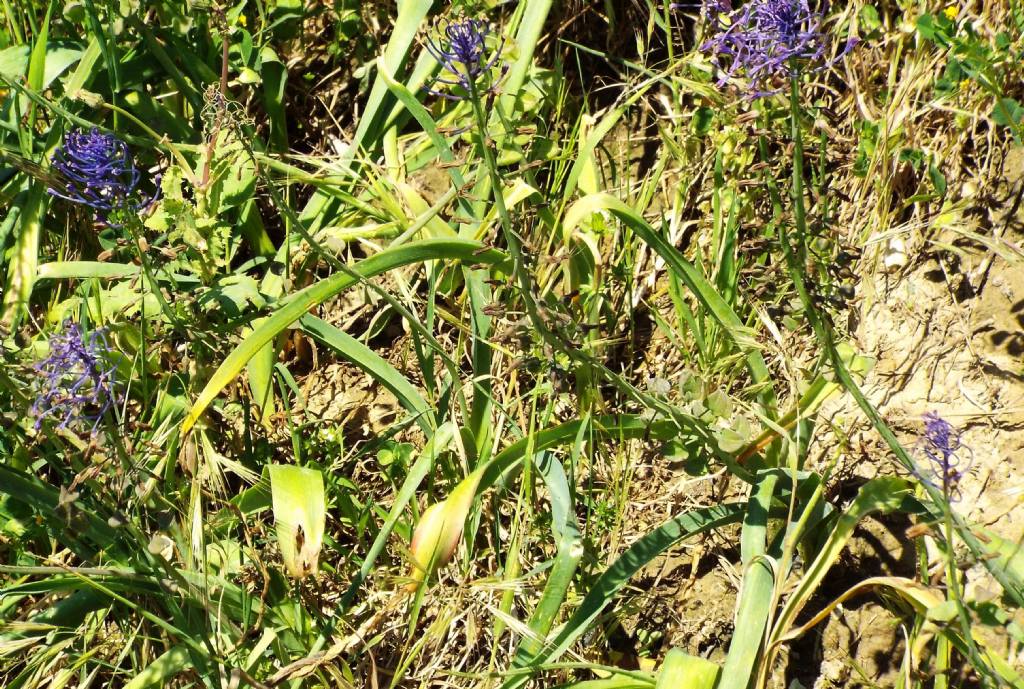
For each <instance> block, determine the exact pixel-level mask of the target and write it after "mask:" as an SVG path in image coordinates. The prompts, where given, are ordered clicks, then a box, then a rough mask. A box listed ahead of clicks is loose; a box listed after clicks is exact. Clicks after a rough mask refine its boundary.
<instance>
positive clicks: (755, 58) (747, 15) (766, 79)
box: [701, 0, 857, 98]
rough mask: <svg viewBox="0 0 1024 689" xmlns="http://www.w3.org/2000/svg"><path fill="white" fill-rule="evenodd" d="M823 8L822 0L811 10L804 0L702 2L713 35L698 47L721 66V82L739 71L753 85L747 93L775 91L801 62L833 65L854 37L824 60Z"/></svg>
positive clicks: (826, 39) (828, 42)
mask: <svg viewBox="0 0 1024 689" xmlns="http://www.w3.org/2000/svg"><path fill="white" fill-rule="evenodd" d="M827 8H828V3H827V2H824V3H822V6H821V7H820V8H819V9H817V10H812V9H811V8H810V6H809V5H808V2H807V0H750V2H747V3H745V4H744V5H742V6H741V7H739V8H737V9H733V5H732V2H731V1H730V0H710V1H708V2H705V3H704V13H705V15H706V16H707V17H708V19H709V20H710V21H711V23H712V26H713V28H714V31H715V35H714V36H713V37H712V38H711V39H709V40H708V41H706V42H705V43H704V44H703V45H702V46H701V49H702V50H704V51H706V52H710V53H711V54H712V56H713V57H712V59H713V61H714V62H715V64H716V65H717V66H718V67H720V68H721V69H722V72H723V73H722V76H721V78H720V79H719V82H718V83H719V86H721V85H723V84H725V83H726V82H727V81H728V80H729V79H730V78H732V77H735V76H736V75H738V74H740V73H743V74H745V75H746V77H747V78H748V79H749V80H750V81H751V83H752V86H753V87H754V88H753V90H752V91H751V92H750V94H749V95H748V97H749V98H759V97H762V96H767V95H774V94H775V93H778V92H779V91H780V90H781V89H780V88H778V87H775V86H774V84H775V83H777V81H778V80H780V79H788V78H789V77H791V76H793V75H794V73H795V72H796V71H798V70H799V69H800V68H801V67H803V66H810V67H811V69H813V70H822V69H827V68H828V67H830V66H832V65H833V64H834V63H835V62H836V61H837V60H839V59H840V58H841V57H843V56H844V55H846V53H848V52H849V51H850V50H851V49H852V48H853V47H854V46H855V45H856V43H857V39H855V38H851V39H850V40H849V41H847V43H846V46H845V48H844V49H843V50H842V51H840V53H839V55H838V56H837V57H836V58H835V59H834V60H830V61H824V60H825V55H826V53H827V52H828V50H829V49H830V47H831V37H830V36H829V35H828V33H826V32H825V31H824V29H823V28H822V24H823V22H824V15H825V12H826V11H827Z"/></svg>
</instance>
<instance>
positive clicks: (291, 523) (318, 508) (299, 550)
mask: <svg viewBox="0 0 1024 689" xmlns="http://www.w3.org/2000/svg"><path fill="white" fill-rule="evenodd" d="M270 493H271V496H272V499H273V506H274V507H273V509H274V523H275V524H276V526H277V543H278V546H279V547H280V548H281V559H282V560H284V567H285V569H286V570H287V572H288V574H290V575H291V576H293V577H295V578H296V579H302V578H303V577H306V576H308V575H310V574H314V573H315V572H316V569H317V563H318V561H319V557H320V548H321V546H322V545H323V540H324V524H325V522H326V519H327V499H326V498H325V497H324V477H323V474H321V473H320V472H319V471H317V470H316V469H306V468H304V467H297V466H291V465H286V464H272V465H270Z"/></svg>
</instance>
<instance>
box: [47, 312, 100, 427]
mask: <svg viewBox="0 0 1024 689" xmlns="http://www.w3.org/2000/svg"><path fill="white" fill-rule="evenodd" d="M110 354H111V350H110V346H109V343H108V342H107V338H106V334H105V333H104V331H103V330H94V331H92V332H91V333H89V335H88V337H86V336H85V335H84V334H83V333H82V328H81V326H80V325H78V324H77V323H72V322H71V321H67V322H65V323H64V329H63V332H61V333H59V334H56V335H53V336H52V337H51V338H50V355H49V357H47V358H46V359H44V360H43V361H41V362H39V363H38V364H36V365H35V370H36V372H37V373H39V374H41V377H42V388H43V389H42V391H41V392H40V394H39V397H37V398H36V401H35V402H34V403H33V405H32V415H33V416H34V417H35V419H36V422H35V428H36V430H39V428H41V427H42V424H43V420H44V419H45V418H47V417H55V418H59V419H60V425H59V427H60V428H68V427H69V426H71V425H72V424H76V425H89V424H90V423H91V424H92V426H91V428H90V431H95V430H96V426H97V425H99V422H100V419H102V418H103V415H104V414H106V413H107V410H108V409H110V407H111V406H112V405H113V404H114V403H115V402H119V401H120V398H119V395H118V391H117V381H116V379H115V375H114V372H115V366H114V364H113V363H112V362H111V360H110Z"/></svg>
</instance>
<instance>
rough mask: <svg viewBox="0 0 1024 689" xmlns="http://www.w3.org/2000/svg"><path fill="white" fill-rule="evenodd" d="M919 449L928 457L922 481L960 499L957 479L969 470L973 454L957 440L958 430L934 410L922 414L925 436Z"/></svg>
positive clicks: (919, 443) (952, 497) (958, 480)
mask: <svg viewBox="0 0 1024 689" xmlns="http://www.w3.org/2000/svg"><path fill="white" fill-rule="evenodd" d="M918 449H919V451H920V453H921V454H922V455H924V457H925V458H926V459H927V460H928V464H929V467H928V471H927V472H923V471H922V473H927V476H920V477H919V478H921V479H922V480H923V481H927V482H928V483H929V484H931V485H933V486H935V487H936V488H938V489H940V490H941V491H942V492H943V494H945V495H947V496H950V498H951V499H953V500H959V499H960V489H959V483H960V479H962V478H963V477H964V475H965V474H966V473H967V472H968V471H969V470H970V468H971V463H972V461H973V459H974V454H973V453H972V452H971V449H970V448H969V447H966V446H965V445H964V444H963V443H962V442H961V441H960V431H957V430H956V429H954V428H953V427H952V426H951V425H950V424H949V422H948V421H946V420H945V419H943V418H942V417H940V416H939V415H938V414H936V413H935V412H928V413H927V414H925V415H924V436H923V437H922V438H921V440H920V441H919V442H918Z"/></svg>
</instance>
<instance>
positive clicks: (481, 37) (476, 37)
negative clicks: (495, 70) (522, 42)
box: [426, 19, 501, 100]
mask: <svg viewBox="0 0 1024 689" xmlns="http://www.w3.org/2000/svg"><path fill="white" fill-rule="evenodd" d="M490 33H491V29H490V27H489V26H488V25H487V24H486V23H485V22H482V21H480V20H479V19H462V20H459V21H454V22H449V23H448V24H447V25H445V27H444V31H443V34H444V36H443V38H437V39H435V38H432V37H429V36H428V37H427V41H426V49H427V52H428V53H430V54H431V55H432V56H433V57H434V59H435V60H437V62H438V63H439V64H440V65H441V67H443V68H444V69H445V70H446V71H447V72H450V73H451V74H452V75H454V78H451V79H449V78H446V77H437V78H436V79H435V80H434V83H440V84H447V85H448V86H455V87H459V88H461V89H462V90H463V91H465V93H462V94H459V93H445V92H441V91H436V90H433V89H427V91H428V93H430V94H432V95H435V96H440V97H441V98H447V99H448V100H465V99H466V98H467V97H468V95H469V94H470V93H472V92H473V88H474V85H475V86H476V88H477V90H478V92H481V93H482V92H485V91H488V90H490V89H489V87H488V88H483V85H482V84H480V83H478V82H479V80H480V77H481V75H484V74H486V73H487V72H489V71H490V70H491V68H492V67H494V65H495V64H496V63H497V62H498V59H499V58H500V57H501V47H500V46H499V48H498V49H497V50H495V51H494V54H493V55H492V56H491V58H490V59H489V60H487V59H485V55H484V54H485V52H486V50H487V37H488V36H489V35H490Z"/></svg>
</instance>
